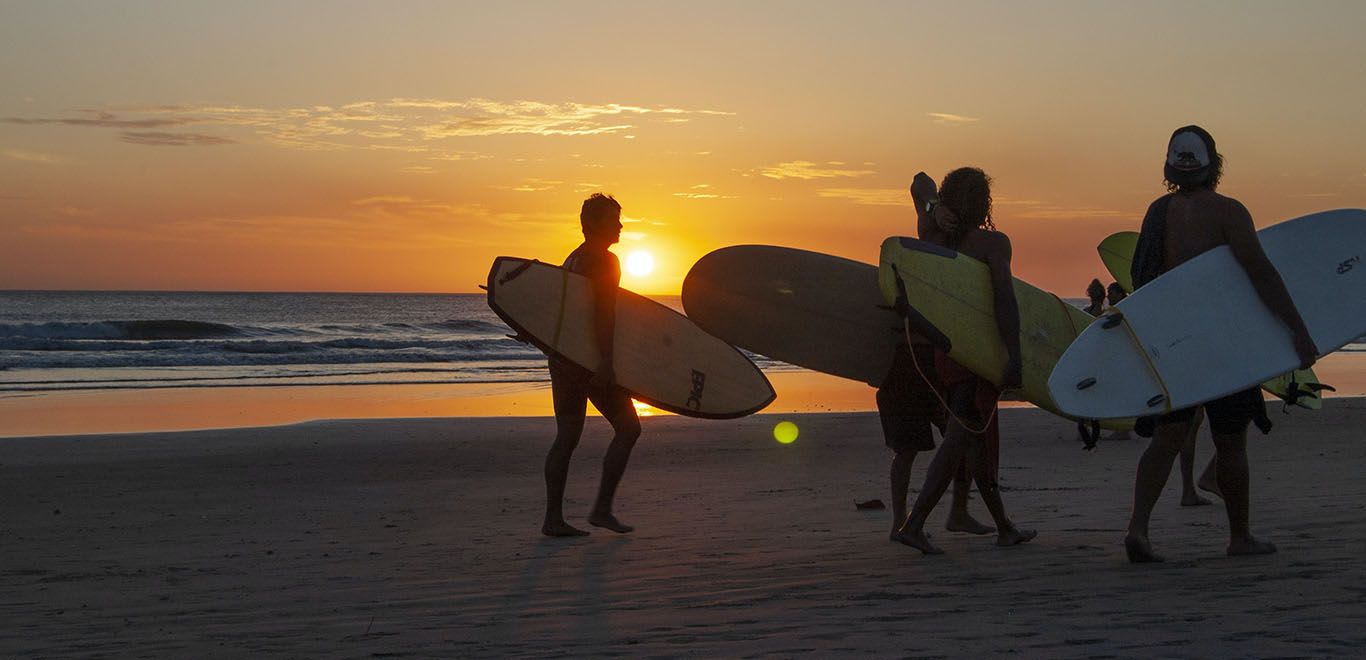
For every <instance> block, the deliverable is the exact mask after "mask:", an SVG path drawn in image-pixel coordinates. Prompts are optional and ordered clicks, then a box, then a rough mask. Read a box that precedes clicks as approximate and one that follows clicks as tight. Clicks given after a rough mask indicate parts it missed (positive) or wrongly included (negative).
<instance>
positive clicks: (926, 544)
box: [892, 420, 968, 555]
mask: <svg viewBox="0 0 1366 660" xmlns="http://www.w3.org/2000/svg"><path fill="white" fill-rule="evenodd" d="M966 436H967V431H966V430H965V429H964V428H963V427H962V425H960V424H959V423H958V422H957V421H956V420H950V421H949V424H948V429H947V430H946V432H945V433H944V441H943V442H941V443H940V444H939V451H937V452H935V453H934V458H933V459H931V460H930V466H929V467H928V468H926V470H925V485H924V486H921V488H920V494H919V495H918V496H916V498H915V505H914V506H913V507H912V508H911V514H910V515H909V516H907V517H906V522H905V524H903V525H902V526H901V528H900V529H898V530H897V531H895V532H893V534H892V538H893V539H895V540H897V541H899V542H901V543H904V544H906V545H909V546H911V547H912V548H915V549H916V550H919V551H921V552H923V553H925V554H927V555H939V554H943V553H944V551H943V550H940V549H939V548H937V547H935V546H934V544H932V543H930V537H929V536H927V535H926V534H925V519H926V518H928V517H929V515H930V511H932V510H934V506H935V505H936V504H938V503H939V500H940V498H942V497H943V496H944V491H946V490H948V489H949V484H950V483H952V482H953V477H954V473H956V472H957V471H958V466H959V464H961V463H962V462H963V457H964V454H966V452H967V445H968V441H967V437H966Z"/></svg>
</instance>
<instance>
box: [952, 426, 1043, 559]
mask: <svg viewBox="0 0 1366 660" xmlns="http://www.w3.org/2000/svg"><path fill="white" fill-rule="evenodd" d="M968 438H969V444H968V451H967V463H968V466H969V467H970V468H971V469H972V471H973V473H974V474H975V475H976V481H977V492H978V493H979V494H981V496H982V504H985V505H986V507H987V511H988V512H989V513H990V514H991V519H992V520H993V521H995V522H996V527H997V528H998V529H999V530H1000V531H999V532H998V533H997V534H996V545H1000V546H1008V545H1019V544H1021V543H1026V542H1028V541H1029V540H1030V539H1032V538H1034V537H1035V536H1036V535H1037V534H1036V533H1035V532H1034V531H1033V530H1022V529H1019V528H1017V527H1015V523H1013V522H1011V521H1010V517H1009V516H1007V515H1006V507H1005V503H1003V502H1002V501H1001V490H1000V488H999V487H997V484H996V475H994V474H992V473H991V467H990V465H989V464H988V463H987V459H986V456H985V455H984V454H985V452H986V438H985V437H983V436H982V435H981V434H976V433H973V434H969V436H968Z"/></svg>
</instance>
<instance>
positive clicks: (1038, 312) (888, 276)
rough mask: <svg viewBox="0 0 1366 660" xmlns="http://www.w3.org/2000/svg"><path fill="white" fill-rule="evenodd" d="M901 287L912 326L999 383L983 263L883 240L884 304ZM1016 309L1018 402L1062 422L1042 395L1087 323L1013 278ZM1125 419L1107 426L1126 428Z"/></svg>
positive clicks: (1000, 353)
mask: <svg viewBox="0 0 1366 660" xmlns="http://www.w3.org/2000/svg"><path fill="white" fill-rule="evenodd" d="M898 281H899V282H900V283H901V285H902V286H903V287H904V288H905V291H906V299H907V302H908V303H909V305H910V309H911V312H912V319H913V320H912V325H913V326H914V327H915V328H916V330H917V332H918V333H919V334H921V335H923V336H924V337H926V339H928V340H929V341H930V342H931V343H934V344H936V345H939V346H940V347H945V346H947V347H948V356H949V357H950V358H952V359H953V360H954V361H956V362H958V363H959V364H961V365H963V366H964V367H966V368H967V369H968V370H969V371H972V372H973V373H975V374H977V375H978V376H980V377H982V378H985V379H987V380H989V381H991V382H993V383H996V384H1000V382H1001V379H1002V376H1003V375H1004V371H1005V364H1006V359H1007V357H1008V356H1007V353H1006V347H1005V343H1004V342H1002V341H1001V337H1000V331H999V330H997V328H996V312H995V308H994V305H993V300H994V299H993V295H992V287H991V277H990V273H989V272H988V270H987V266H986V264H984V263H982V262H980V261H978V260H976V259H973V258H971V257H968V256H966V255H963V254H960V253H958V252H956V251H954V250H950V249H948V248H945V247H941V246H939V245H936V244H934V243H930V242H928V241H922V240H919V239H915V238H906V237H899V236H893V237H891V238H888V239H887V240H885V241H883V243H882V256H881V263H880V266H879V268H878V283H879V286H880V288H881V290H882V295H883V297H884V299H885V300H887V301H894V300H895V299H896V296H897V282H898ZM1014 285H1015V300H1016V302H1017V303H1018V304H1019V309H1020V357H1021V361H1022V363H1023V364H1022V367H1023V369H1022V372H1023V373H1022V375H1023V380H1024V383H1023V387H1022V388H1021V396H1022V397H1023V398H1024V399H1025V400H1026V401H1029V402H1030V403H1033V404H1034V405H1036V406H1038V407H1040V408H1043V409H1044V410H1048V411H1050V412H1053V413H1056V414H1060V415H1064V416H1069V415H1066V414H1065V413H1063V412H1062V409H1061V408H1060V407H1059V406H1058V405H1057V403H1055V402H1054V401H1053V398H1052V397H1051V396H1050V395H1049V393H1048V388H1047V379H1048V374H1049V372H1050V371H1052V369H1053V365H1054V364H1055V363H1056V362H1057V360H1058V358H1059V357H1061V356H1062V354H1063V351H1064V350H1066V349H1067V346H1068V344H1070V343H1071V342H1072V340H1073V339H1074V338H1076V337H1077V335H1078V334H1080V333H1081V332H1082V330H1083V329H1084V328H1086V326H1087V325H1089V324H1090V323H1091V321H1092V320H1093V319H1092V318H1091V316H1090V315H1089V314H1087V313H1086V312H1084V311H1082V310H1080V309H1077V308H1076V307H1073V306H1072V305H1069V304H1067V303H1066V302H1063V301H1062V300H1061V299H1060V298H1058V297H1057V296H1055V295H1053V294H1051V293H1049V292H1047V291H1044V290H1043V289H1040V288H1038V287H1036V286H1034V285H1032V284H1030V283H1028V282H1025V281H1024V280H1021V279H1020V278H1018V277H1017V278H1015V282H1014ZM1131 421H1132V420H1122V421H1115V422H1110V423H1107V424H1106V425H1105V426H1106V427H1107V428H1128V427H1130V426H1131V425H1132V424H1131Z"/></svg>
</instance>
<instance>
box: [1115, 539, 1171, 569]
mask: <svg viewBox="0 0 1366 660" xmlns="http://www.w3.org/2000/svg"><path fill="white" fill-rule="evenodd" d="M1124 552H1125V554H1127V555H1129V563H1131V564H1154V563H1157V562H1161V561H1165V560H1164V559H1162V556H1161V555H1159V554H1157V553H1154V552H1153V546H1152V544H1151V543H1149V542H1148V539H1145V538H1141V537H1138V536H1133V535H1132V534H1131V535H1129V536H1126V537H1124Z"/></svg>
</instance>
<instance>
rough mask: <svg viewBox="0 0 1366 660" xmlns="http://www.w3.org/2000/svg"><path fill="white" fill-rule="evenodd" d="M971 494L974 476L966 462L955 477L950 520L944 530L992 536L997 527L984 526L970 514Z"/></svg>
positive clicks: (946, 522) (945, 524)
mask: <svg viewBox="0 0 1366 660" xmlns="http://www.w3.org/2000/svg"><path fill="white" fill-rule="evenodd" d="M979 487H980V486H979ZM971 492H972V475H971V474H970V473H969V472H968V464H967V461H964V462H963V464H962V465H961V466H959V468H958V472H957V474H955V475H954V477H953V502H952V504H951V505H950V508H949V518H948V520H947V521H945V523H944V529H947V530H949V531H950V532H967V533H968V534H990V533H992V532H994V531H996V528H995V527H992V526H991V525H983V524H982V523H980V522H978V521H977V519H976V518H973V517H972V514H970V513H968V500H969V499H971V498H970V497H969V495H970V493H971Z"/></svg>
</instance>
